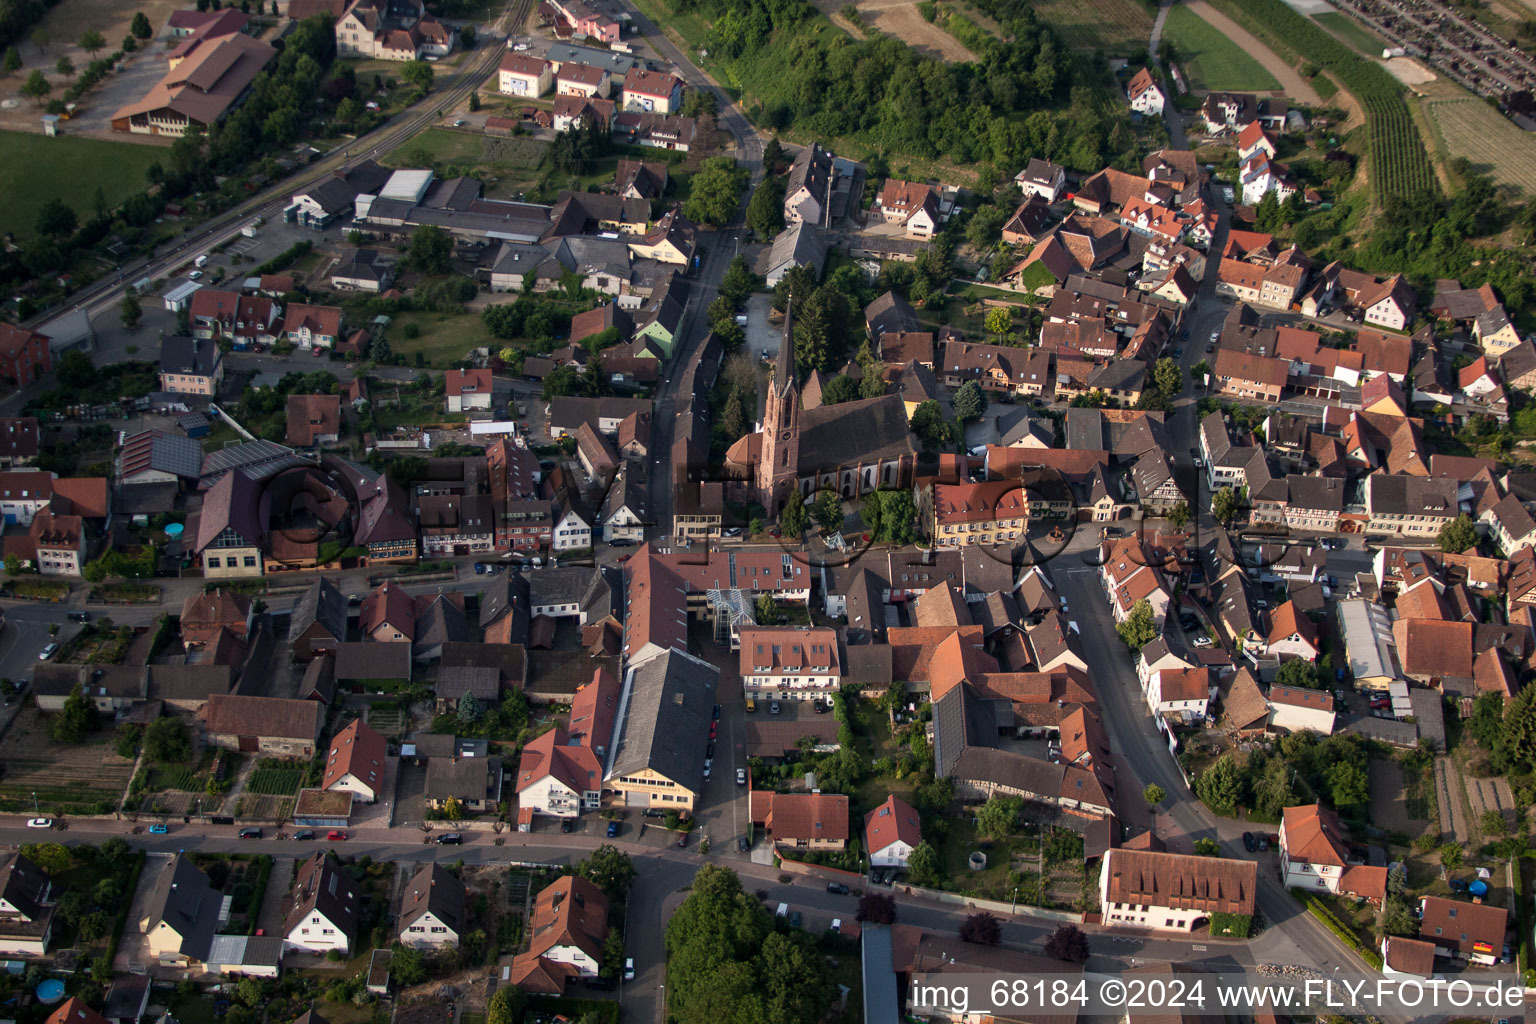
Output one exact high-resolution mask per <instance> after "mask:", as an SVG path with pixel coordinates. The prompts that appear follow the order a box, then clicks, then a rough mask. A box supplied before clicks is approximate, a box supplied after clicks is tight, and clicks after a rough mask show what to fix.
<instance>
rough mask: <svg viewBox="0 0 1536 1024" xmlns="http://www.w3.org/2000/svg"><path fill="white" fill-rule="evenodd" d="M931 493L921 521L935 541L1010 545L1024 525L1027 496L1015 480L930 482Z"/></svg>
mask: <svg viewBox="0 0 1536 1024" xmlns="http://www.w3.org/2000/svg"><path fill="white" fill-rule="evenodd" d="M931 494H932V498H931V500H930V501H929V502H926V504H928V505H929V508H928V515H927V517H926V519H927V522H926V524H925V525H926V527H927V530H928V536H929V537H931V538H932V540H933V543H934V544H936V545H940V546H944V547H959V546H962V545H970V544H985V545H999V544H1004V545H1011V544H1012V543H1013V542H1014V541H1017V540H1018V539H1019V538H1020V537H1022V536H1024V533H1025V531H1026V529H1027V528H1028V524H1029V518H1030V496H1029V494H1028V492H1027V491H1025V490H1024V489H1023V488H1022V487H1021V486H1020V484H1019V483H1018V482H1016V481H1012V480H989V481H985V482H983V483H968V484H933V485H932V487H931Z"/></svg>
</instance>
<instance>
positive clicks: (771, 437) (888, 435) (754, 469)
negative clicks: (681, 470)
mask: <svg viewBox="0 0 1536 1024" xmlns="http://www.w3.org/2000/svg"><path fill="white" fill-rule="evenodd" d="M793 324H794V303H793V302H791V303H790V309H789V310H788V311H787V312H786V313H785V316H784V334H783V337H782V338H781V339H780V341H779V355H778V358H777V359H776V360H774V366H773V379H772V380H771V381H770V382H769V386H768V391H767V395H766V397H765V399H764V402H763V414H762V419H761V420H759V422H758V429H757V430H756V431H755V432H754V433H751V434H748V435H746V436H745V437H743V438H741V439H740V440H738V441H737V442H736V443H735V444H733V445H731V447H730V450H729V451H728V452H727V453H726V456H725V461H726V472H727V473H728V474H729V475H731V476H733V477H735V478H736V479H738V480H740V481H741V482H742V484H743V485H744V486H743V488H742V489H743V490H744V491H745V493H744V494H743V495H742V496H743V497H745V498H747V499H748V500H751V501H754V502H756V503H757V504H759V505H761V506H763V508H764V509H766V510H767V512H768V515H769V516H770V517H777V516H778V514H779V512H780V510H781V509H783V507H784V503H785V502H786V501H788V500H789V495H790V492H791V491H793V490H796V489H798V490H799V491H800V493H801V494H802V495H803V496H805V497H806V498H810V497H811V496H812V495H813V494H815V492H817V491H819V490H835V491H837V492H838V494H840V495H841V496H842V497H843V498H844V499H845V500H852V499H856V498H858V497H860V496H861V495H865V494H868V493H870V492H871V491H876V490H880V489H882V488H884V489H891V488H898V487H910V486H911V485H912V479H913V476H914V474H915V472H916V469H917V446H916V444H915V443H914V442H913V438H912V432H911V430H910V429H909V428H908V425H907V410H906V405H905V403H903V401H902V398H901V396H900V395H896V394H891V395H881V396H880V397H878V398H864V399H859V400H857V401H853V402H842V403H840V404H837V405H820V404H816V403H814V402H813V403H812V404H811V405H809V406H808V405H807V404H806V396H805V389H804V387H803V386H802V383H801V380H800V376H799V373H798V371H797V369H796V367H795V343H794V330H793Z"/></svg>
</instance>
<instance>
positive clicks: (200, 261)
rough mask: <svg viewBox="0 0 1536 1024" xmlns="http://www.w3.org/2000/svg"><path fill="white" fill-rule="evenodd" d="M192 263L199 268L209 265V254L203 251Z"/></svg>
mask: <svg viewBox="0 0 1536 1024" xmlns="http://www.w3.org/2000/svg"><path fill="white" fill-rule="evenodd" d="M192 265H193V266H194V267H196V268H197V269H198V270H202V269H203V268H204V267H206V266H207V265H208V254H207V253H203V254H202V255H201V256H199V257H198V258H197V259H195V260H193V261H192Z"/></svg>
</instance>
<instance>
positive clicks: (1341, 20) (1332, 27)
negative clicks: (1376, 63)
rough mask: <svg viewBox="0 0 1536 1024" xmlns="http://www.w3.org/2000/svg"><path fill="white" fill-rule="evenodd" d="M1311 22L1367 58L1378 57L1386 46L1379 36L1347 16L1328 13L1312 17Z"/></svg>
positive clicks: (1334, 12)
mask: <svg viewBox="0 0 1536 1024" xmlns="http://www.w3.org/2000/svg"><path fill="white" fill-rule="evenodd" d="M1312 20H1313V21H1315V22H1317V23H1318V24H1319V25H1321V26H1323V28H1325V29H1327V30H1328V31H1329V32H1332V33H1333V34H1334V35H1336V36H1338V37H1339V39H1340V41H1342V42H1343V43H1345V44H1346V45H1348V46H1351V47H1353V48H1355V49H1356V50H1358V51H1360V52H1361V53H1362V54H1364V55H1365V56H1367V57H1380V56H1381V51H1382V49H1383V48H1384V47H1385V46H1386V44H1385V43H1384V42H1382V39H1381V37H1380V36H1378V35H1376V33H1374V32H1372V31H1371V30H1370V29H1368V28H1366V27H1365V26H1364V25H1362V24H1360V23H1359V22H1358V21H1356V20H1355V19H1354V18H1351V17H1350V16H1349V15H1347V14H1343V13H1340V12H1338V11H1329V12H1328V13H1326V14H1314V15H1312Z"/></svg>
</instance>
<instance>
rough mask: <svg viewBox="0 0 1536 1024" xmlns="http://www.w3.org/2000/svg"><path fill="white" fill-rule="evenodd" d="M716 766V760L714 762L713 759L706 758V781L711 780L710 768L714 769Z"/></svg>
mask: <svg viewBox="0 0 1536 1024" xmlns="http://www.w3.org/2000/svg"><path fill="white" fill-rule="evenodd" d="M714 766H715V762H713V761H710V760H706V761H705V762H704V781H705V782H708V781H709V772H710V769H712V768H713V767H714Z"/></svg>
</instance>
